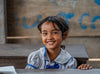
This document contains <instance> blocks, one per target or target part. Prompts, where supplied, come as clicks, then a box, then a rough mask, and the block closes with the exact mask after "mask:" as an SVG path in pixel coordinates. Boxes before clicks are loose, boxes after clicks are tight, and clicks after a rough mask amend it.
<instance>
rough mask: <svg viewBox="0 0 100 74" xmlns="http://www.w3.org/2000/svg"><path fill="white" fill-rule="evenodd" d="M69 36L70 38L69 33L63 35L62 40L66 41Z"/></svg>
mask: <svg viewBox="0 0 100 74" xmlns="http://www.w3.org/2000/svg"><path fill="white" fill-rule="evenodd" d="M67 36H68V31H66V32H64V33H63V36H62V39H63V40H65V39H66V38H67Z"/></svg>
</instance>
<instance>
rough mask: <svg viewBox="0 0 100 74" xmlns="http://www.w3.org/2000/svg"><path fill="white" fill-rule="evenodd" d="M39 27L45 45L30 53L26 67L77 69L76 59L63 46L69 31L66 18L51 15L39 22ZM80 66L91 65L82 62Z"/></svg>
mask: <svg viewBox="0 0 100 74" xmlns="http://www.w3.org/2000/svg"><path fill="white" fill-rule="evenodd" d="M38 29H39V31H40V33H41V38H42V42H43V44H44V45H45V47H41V48H40V49H39V50H37V51H35V52H32V53H31V54H30V55H29V57H28V65H27V66H26V69H71V68H73V69H76V68H77V61H76V59H75V58H73V57H72V56H71V55H70V54H69V53H68V52H67V51H66V50H63V48H62V46H61V43H62V41H63V40H65V39H66V38H67V35H68V31H69V27H68V24H67V23H66V22H65V20H64V19H62V18H61V17H58V16H49V17H47V18H45V19H43V20H42V21H41V22H40V23H39V24H38ZM78 68H79V69H90V68H91V67H90V66H89V65H86V64H82V65H81V66H79V67H78Z"/></svg>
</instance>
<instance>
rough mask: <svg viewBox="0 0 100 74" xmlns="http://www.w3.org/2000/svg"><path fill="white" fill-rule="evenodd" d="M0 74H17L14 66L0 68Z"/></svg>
mask: <svg viewBox="0 0 100 74" xmlns="http://www.w3.org/2000/svg"><path fill="white" fill-rule="evenodd" d="M0 74H17V73H16V71H15V68H14V66H4V67H0Z"/></svg>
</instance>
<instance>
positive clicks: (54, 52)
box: [48, 48, 60, 62]
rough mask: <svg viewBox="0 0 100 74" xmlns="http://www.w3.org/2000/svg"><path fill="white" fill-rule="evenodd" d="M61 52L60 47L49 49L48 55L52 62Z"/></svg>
mask: <svg viewBox="0 0 100 74" xmlns="http://www.w3.org/2000/svg"><path fill="white" fill-rule="evenodd" d="M59 53H60V48H58V49H56V50H53V49H51V50H48V56H49V58H50V61H51V62H52V61H54V60H55V59H56V58H57V56H58V55H59Z"/></svg>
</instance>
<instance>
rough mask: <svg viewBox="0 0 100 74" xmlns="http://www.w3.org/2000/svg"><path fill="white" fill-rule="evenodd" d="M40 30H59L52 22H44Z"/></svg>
mask: <svg viewBox="0 0 100 74" xmlns="http://www.w3.org/2000/svg"><path fill="white" fill-rule="evenodd" d="M41 30H60V29H59V27H58V26H57V25H56V24H55V23H54V24H53V23H52V22H45V23H43V24H42V26H41Z"/></svg>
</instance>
